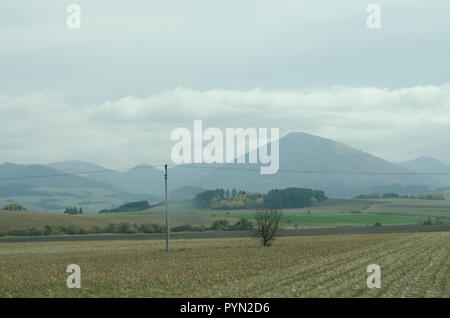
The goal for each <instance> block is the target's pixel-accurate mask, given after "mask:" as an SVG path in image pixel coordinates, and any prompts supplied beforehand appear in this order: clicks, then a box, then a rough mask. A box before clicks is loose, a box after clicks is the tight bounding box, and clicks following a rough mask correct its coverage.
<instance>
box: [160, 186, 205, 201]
mask: <svg viewBox="0 0 450 318" xmlns="http://www.w3.org/2000/svg"><path fill="white" fill-rule="evenodd" d="M204 191H206V189H205V188H199V187H190V186H184V187H181V188H178V189H175V190H173V191H172V192H170V193H169V198H170V200H174V201H177V200H180V201H181V200H190V199H193V198H195V196H196V195H197V194H199V193H201V192H204Z"/></svg>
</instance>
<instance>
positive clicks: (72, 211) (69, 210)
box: [64, 206, 83, 214]
mask: <svg viewBox="0 0 450 318" xmlns="http://www.w3.org/2000/svg"><path fill="white" fill-rule="evenodd" d="M64 213H66V214H83V208H79V209H78V208H77V207H74V206H73V207H70V208H67V209H65V210H64Z"/></svg>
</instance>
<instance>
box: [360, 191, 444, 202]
mask: <svg viewBox="0 0 450 318" xmlns="http://www.w3.org/2000/svg"><path fill="white" fill-rule="evenodd" d="M381 198H383V199H386V198H400V199H425V200H445V194H444V193H442V192H431V193H423V194H411V195H407V194H404V195H400V194H398V193H391V192H390V193H384V194H379V193H373V194H361V195H358V196H356V199H381Z"/></svg>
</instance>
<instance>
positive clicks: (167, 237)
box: [164, 165, 169, 252]
mask: <svg viewBox="0 0 450 318" xmlns="http://www.w3.org/2000/svg"><path fill="white" fill-rule="evenodd" d="M164 170H165V171H166V173H165V175H164V180H165V186H166V251H167V252H168V251H169V215H168V210H167V165H165V166H164Z"/></svg>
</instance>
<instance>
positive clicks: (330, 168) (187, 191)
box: [0, 132, 450, 209]
mask: <svg viewBox="0 0 450 318" xmlns="http://www.w3.org/2000/svg"><path fill="white" fill-rule="evenodd" d="M279 145H280V170H279V172H278V173H277V174H273V175H262V174H260V173H259V164H191V165H181V166H175V167H173V168H170V169H169V171H168V174H169V183H168V188H169V193H171V197H172V199H173V197H175V198H179V199H181V198H183V197H186V198H189V197H192V196H193V195H195V194H196V193H195V192H196V191H197V190H196V189H199V188H201V189H216V188H228V189H233V188H236V189H241V190H246V191H249V192H257V193H266V192H268V191H270V190H272V189H276V188H278V189H283V188H289V187H302V188H311V189H319V190H323V191H325V193H326V195H327V196H328V197H331V198H341V197H350V196H355V195H359V194H364V193H369V192H370V191H374V190H383V189H386V190H389V189H403V190H405V189H406V190H405V191H409V190H410V189H413V190H414V191H419V189H430V190H434V189H435V188H436V187H439V186H445V185H450V182H449V181H447V179H450V178H448V177H447V176H445V177H434V176H417V175H411V174H410V175H408V173H411V171H413V172H424V171H425V172H435V171H436V172H441V171H449V172H450V166H449V165H447V164H444V163H441V162H439V161H437V160H434V159H432V158H426V157H424V158H418V159H416V160H413V161H411V162H405V163H401V164H395V163H392V162H388V161H386V160H384V159H381V158H378V157H376V156H373V155H371V154H368V153H366V152H363V151H360V150H357V149H354V148H352V147H349V146H347V145H345V144H343V143H340V142H336V141H334V140H331V139H327V138H323V137H319V136H314V135H310V134H306V133H301V132H294V133H290V134H288V135H286V136H284V137H282V138H281V139H280V141H279ZM247 156H248V154H247ZM86 172H96V173H86ZM61 173H69V174H70V175H63V176H58V177H56V176H55V177H45V178H36V176H37V177H39V176H44V175H55V174H61ZM24 177H25V178H24ZM12 184H14V185H12ZM24 184H25V185H24ZM6 185H8V186H7V187H6V188H5V186H6ZM2 186H3V187H2ZM42 187H56V188H85V189H86V188H89V189H94V190H98V191H103V192H104V191H111V192H114V193H125V194H129V195H138V196H143V195H144V196H151V195H153V196H155V195H156V196H163V195H164V172H163V170H162V169H159V168H155V167H153V166H149V165H139V166H136V167H134V168H132V169H130V170H128V171H114V170H110V169H107V168H105V167H102V166H99V165H97V164H94V163H90V162H85V161H64V162H55V163H52V164H49V165H48V166H44V165H15V164H11V163H5V164H2V165H0V198H1V196H2V192H3V196H6V195H8V196H9V195H11V193H12V192H14V191H16V192H14V193H15V194H17V195H20V194H21V191H23V192H22V193H24V194H27V195H30V192H33V191H41V189H36V188H42ZM31 194H32V193H31ZM41 194H42V193H41ZM105 196H106V194H103V195H102V198H104V197H105ZM45 200H47V198H45ZM102 200H103V199H102ZM84 201H87V202H92V201H99V200H95V199H86V200H84ZM25 203H26V204H28V202H25ZM98 203H99V204H103V203H101V202H98ZM42 204H45V206H47V207H49V209H50V208H52V209H55V208H57V205H55V204H53V203H52V204H50V203H48V202H44V203H42ZM35 206H37V205H35ZM109 207H110V206H106V207H105V208H109Z"/></svg>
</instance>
